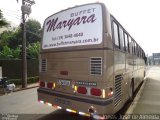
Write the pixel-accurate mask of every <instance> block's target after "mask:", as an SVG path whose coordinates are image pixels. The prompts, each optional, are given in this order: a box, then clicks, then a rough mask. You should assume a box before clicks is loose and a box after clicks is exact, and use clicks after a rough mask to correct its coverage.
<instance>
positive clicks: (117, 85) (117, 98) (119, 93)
mask: <svg viewBox="0 0 160 120" xmlns="http://www.w3.org/2000/svg"><path fill="white" fill-rule="evenodd" d="M121 81H122V75H117V76H115V99H114V106H115V107H116V106H117V105H118V103H120V102H121V98H122V91H121V86H122V85H121V83H122V82H121Z"/></svg>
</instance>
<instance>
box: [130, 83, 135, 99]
mask: <svg viewBox="0 0 160 120" xmlns="http://www.w3.org/2000/svg"><path fill="white" fill-rule="evenodd" d="M133 93H134V84H133V81H131V84H130V87H129V101H130V102H131V101H133Z"/></svg>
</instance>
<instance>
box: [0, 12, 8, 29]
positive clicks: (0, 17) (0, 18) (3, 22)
mask: <svg viewBox="0 0 160 120" xmlns="http://www.w3.org/2000/svg"><path fill="white" fill-rule="evenodd" d="M7 25H9V23H8V22H7V21H6V20H5V19H4V18H3V14H2V11H1V10H0V28H1V27H3V26H7Z"/></svg>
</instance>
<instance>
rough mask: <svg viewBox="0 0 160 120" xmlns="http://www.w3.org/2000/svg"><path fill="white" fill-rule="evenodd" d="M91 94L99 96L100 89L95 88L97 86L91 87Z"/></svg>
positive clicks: (100, 93)
mask: <svg viewBox="0 0 160 120" xmlns="http://www.w3.org/2000/svg"><path fill="white" fill-rule="evenodd" d="M91 95H94V96H101V95H102V91H101V90H100V89H97V88H92V89H91Z"/></svg>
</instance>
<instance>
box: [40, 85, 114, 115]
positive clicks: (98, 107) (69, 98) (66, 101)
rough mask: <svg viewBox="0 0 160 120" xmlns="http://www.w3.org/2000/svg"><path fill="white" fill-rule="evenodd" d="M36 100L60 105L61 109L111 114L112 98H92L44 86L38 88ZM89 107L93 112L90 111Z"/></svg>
mask: <svg viewBox="0 0 160 120" xmlns="http://www.w3.org/2000/svg"><path fill="white" fill-rule="evenodd" d="M37 92H38V100H41V101H44V103H46V102H47V103H50V104H52V106H54V105H56V106H60V108H62V109H66V110H73V111H76V113H79V114H81V113H86V114H92V115H94V114H113V104H112V103H113V99H112V98H110V99H93V98H87V97H79V96H76V95H70V94H61V93H60V92H56V91H51V90H48V89H45V88H38V89H37ZM91 108H94V109H93V112H94V113H91Z"/></svg>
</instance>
